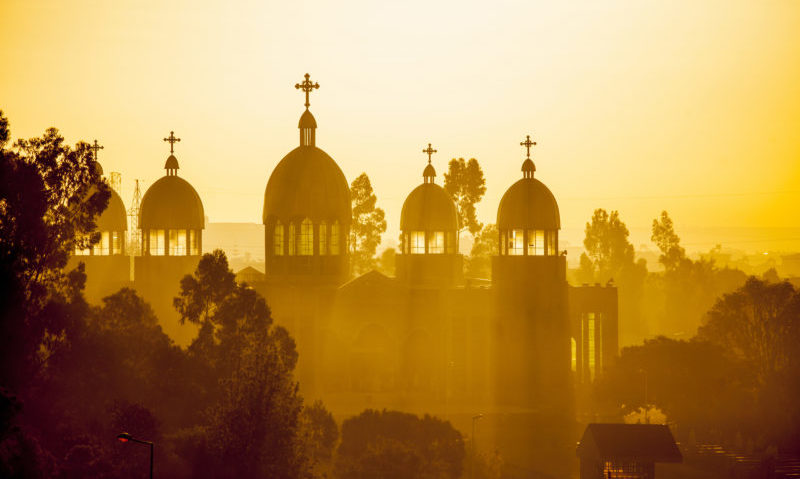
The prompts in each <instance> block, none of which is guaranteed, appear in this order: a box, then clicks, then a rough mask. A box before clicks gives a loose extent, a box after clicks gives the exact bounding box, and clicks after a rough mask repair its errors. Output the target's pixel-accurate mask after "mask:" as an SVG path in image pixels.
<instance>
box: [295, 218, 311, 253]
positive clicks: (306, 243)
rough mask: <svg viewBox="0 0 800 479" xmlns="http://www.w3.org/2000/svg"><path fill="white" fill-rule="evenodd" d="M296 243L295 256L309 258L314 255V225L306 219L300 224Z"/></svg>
mask: <svg viewBox="0 0 800 479" xmlns="http://www.w3.org/2000/svg"><path fill="white" fill-rule="evenodd" d="M299 240H300V241H299V242H298V243H297V254H298V255H300V256H311V255H312V254H314V223H312V222H311V220H310V219H308V218H306V219H304V220H303V222H302V223H300V238H299Z"/></svg>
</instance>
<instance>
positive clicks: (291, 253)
mask: <svg viewBox="0 0 800 479" xmlns="http://www.w3.org/2000/svg"><path fill="white" fill-rule="evenodd" d="M295 245H297V237H296V235H295V232H294V223H289V256H294V248H295Z"/></svg>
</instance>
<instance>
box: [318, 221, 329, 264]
mask: <svg viewBox="0 0 800 479" xmlns="http://www.w3.org/2000/svg"><path fill="white" fill-rule="evenodd" d="M318 236H319V254H320V255H323V256H324V255H326V254H328V225H327V224H326V223H325V222H324V221H321V222H320V223H319V233H318Z"/></svg>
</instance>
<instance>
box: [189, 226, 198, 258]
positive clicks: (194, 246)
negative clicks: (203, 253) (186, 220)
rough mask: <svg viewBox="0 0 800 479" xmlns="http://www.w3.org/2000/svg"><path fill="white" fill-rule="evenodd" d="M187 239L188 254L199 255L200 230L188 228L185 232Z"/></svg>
mask: <svg viewBox="0 0 800 479" xmlns="http://www.w3.org/2000/svg"><path fill="white" fill-rule="evenodd" d="M186 234H187V235H188V241H189V254H190V255H192V256H199V255H200V231H197V230H188V231H187V232H186Z"/></svg>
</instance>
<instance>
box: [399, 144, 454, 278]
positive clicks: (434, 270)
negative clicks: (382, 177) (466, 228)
mask: <svg viewBox="0 0 800 479" xmlns="http://www.w3.org/2000/svg"><path fill="white" fill-rule="evenodd" d="M422 152H423V153H426V154H427V155H428V165H427V166H426V167H425V169H424V170H423V172H422V184H421V185H419V186H417V187H416V188H414V190H413V191H412V192H411V193H410V194H409V195H408V197H407V198H406V201H405V202H404V203H403V209H402V211H401V213H400V237H401V239H402V244H401V247H400V249H401V251H400V254H399V255H398V256H397V260H396V261H397V277H398V278H399V279H400V280H401V281H404V282H405V283H407V284H409V285H414V286H455V285H457V284H459V283H461V282H462V280H463V269H462V264H463V259H462V257H461V255H460V254H459V253H458V212H457V211H456V205H455V204H454V203H453V200H452V198H450V195H449V194H447V192H446V191H445V190H444V188H442V187H441V186H439V185H437V184H436V181H435V180H436V170H435V169H434V167H433V165H432V164H431V155H432V154H433V153H436V150H434V149H433V148H432V147H431V144H430V143H428V148H426V149H424V150H422Z"/></svg>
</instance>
